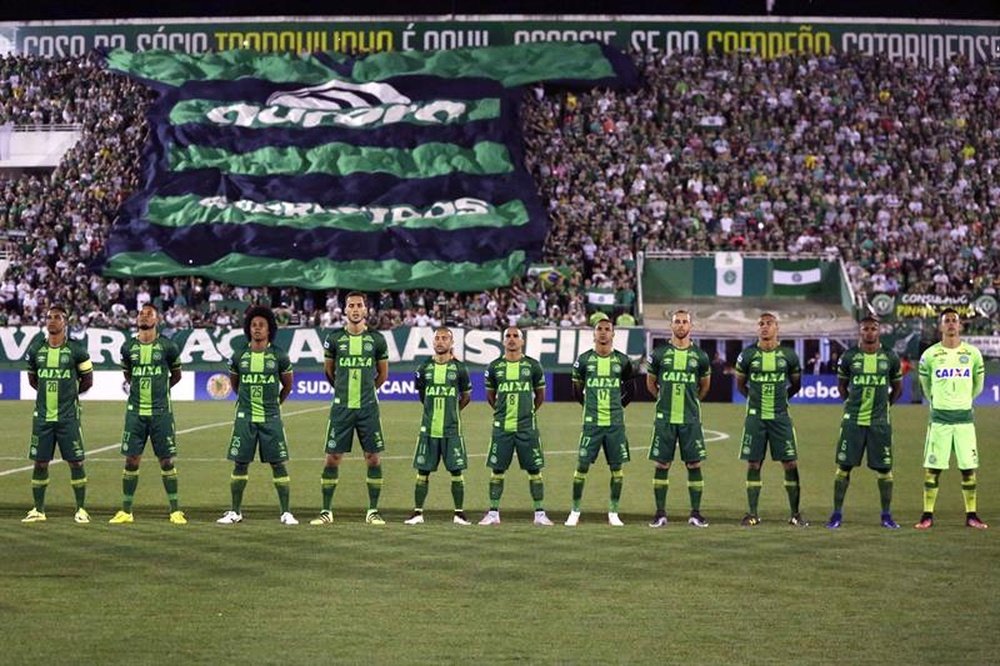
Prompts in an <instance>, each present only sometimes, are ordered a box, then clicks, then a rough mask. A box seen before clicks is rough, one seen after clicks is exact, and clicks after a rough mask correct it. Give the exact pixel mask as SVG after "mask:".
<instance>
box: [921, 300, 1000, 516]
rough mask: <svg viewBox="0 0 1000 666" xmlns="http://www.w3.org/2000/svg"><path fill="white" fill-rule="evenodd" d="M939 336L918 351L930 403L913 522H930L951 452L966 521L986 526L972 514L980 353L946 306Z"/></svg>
mask: <svg viewBox="0 0 1000 666" xmlns="http://www.w3.org/2000/svg"><path fill="white" fill-rule="evenodd" d="M938 322H939V323H938V330H939V331H940V332H941V341H940V342H938V343H937V344H934V345H931V346H930V347H928V348H927V350H926V351H924V353H923V354H922V355H921V356H920V365H919V373H920V387H921V388H922V389H923V391H924V395H926V396H927V399H928V401H929V402H930V405H931V413H930V423H928V425H927V438H926V439H925V440H924V468H925V474H924V513H923V515H921V516H920V522H918V523H917V524H916V525H914V527H916V528H917V529H918V530H926V529H930V528H931V527H932V526H933V525H934V502H935V500H937V493H938V480H939V478H940V476H941V471H942V470H945V469H948V465H949V463H950V461H951V454H952V452H954V453H955V462H956V464H957V465H958V469H960V470H961V472H962V497H963V498H964V499H965V524H966V525H967V526H968V527H973V528H975V529H980V530H984V529H986V528H987V527H989V526H988V525H987V524H986V523H984V522H983V521H982V520H980V519H979V516H978V515H977V514H976V469H978V468H979V455H978V453H977V452H976V426H975V424H974V423H973V420H972V419H973V412H972V401H973V400H975V399H976V396H978V395H979V394H980V393H982V392H983V382H984V379H985V376H986V369H985V367H984V366H983V355H982V353H981V352H980V351H979V350H978V349H976V348H975V347H974V346H972V345H970V344H969V343H968V342H964V341H963V340H962V339H961V337H960V335H961V333H962V320H961V318H960V317H959V314H958V312H957V311H955V310H953V309H952V308H948V309H946V310H944V311H943V312H942V313H941V316H940V318H939V320H938Z"/></svg>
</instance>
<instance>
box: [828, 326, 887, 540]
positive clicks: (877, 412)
mask: <svg viewBox="0 0 1000 666" xmlns="http://www.w3.org/2000/svg"><path fill="white" fill-rule="evenodd" d="M858 326H859V328H858V331H859V332H858V344H857V346H854V347H851V348H850V349H848V350H847V351H846V352H845V353H844V355H843V356H841V357H840V364H839V366H838V369H837V384H838V386H839V387H840V399H841V400H843V401H844V418H843V420H842V421H841V422H840V436H839V437H838V438H837V456H836V458H837V473H836V476H835V477H834V479H833V513H832V514H831V515H830V520H828V521H827V523H826V526H827V527H828V528H830V529H832V530H835V529H837V528H838V527H840V526H841V524H842V522H843V519H844V514H843V507H844V496H845V495H846V494H847V487H848V485H850V483H851V470H852V469H854V468H855V467H857V466H858V465H860V464H861V457H862V456H864V455H865V454H866V453H867V457H868V467H869V468H870V469H872V470H874V471H875V473H876V474H877V475H878V493H879V497H880V499H881V503H882V527H885V528H887V529H890V530H896V529H899V525H898V524H896V521H894V520H893V519H892V508H891V507H892V423H891V421H890V418H889V405H891V404H892V403H894V402H896V400H898V399H899V392H900V391H901V390H902V386H903V373H902V370H901V367H900V362H899V357H898V356H897V355H896V354H895V352H893V351H892V350H890V349H885V348H884V347H883V346H882V345H881V343H880V342H879V337H878V333H879V331H878V320H876V319H875V318H874V317H865V318H864V319H862V320H861V323H860V324H859V325H858Z"/></svg>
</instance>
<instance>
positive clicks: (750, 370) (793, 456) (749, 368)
mask: <svg viewBox="0 0 1000 666" xmlns="http://www.w3.org/2000/svg"><path fill="white" fill-rule="evenodd" d="M801 387H802V369H801V367H800V364H799V357H798V356H797V355H796V354H795V352H794V351H793V350H791V349H789V348H788V347H782V346H781V345H780V343H779V342H778V318H777V317H775V316H774V315H773V314H771V313H770V312H765V313H763V314H762V315H761V316H760V318H759V319H758V320H757V342H756V343H755V344H753V345H751V346H750V347H747V348H746V349H744V350H743V351H742V352H740V355H739V357H738V358H737V359H736V388H737V390H739V392H740V393H742V394H743V395H745V396H746V397H747V413H746V416H745V417H744V420H743V439H742V441H741V444H740V459H741V460H746V461H747V503H748V504H749V511H748V512H747V514H746V515H745V516H743V519H742V520H741V521H740V524H741V525H743V526H744V527H753V526H755V525H759V524H760V516H759V515H758V514H757V502H758V500H759V499H760V489H761V485H762V484H761V482H760V468H761V466H762V465H763V464H764V454H765V453H766V452H767V450H768V448H770V450H771V459H772V460H780V461H781V466H782V467H783V468H784V469H785V491H786V492H787V493H788V506H789V508H790V509H791V517H790V518H789V519H788V524H789V525H793V526H795V527H808V526H809V522H808V521H807V520H806V519H805V518H803V517H802V514H801V513H799V493H800V488H799V469H798V463H797V462H796V461H797V459H798V451H797V449H796V443H795V428H794V427H793V426H792V418H791V416H789V414H788V400H789V399H790V398H791V397H792V396H794V395H795V394H796V393H798V392H799V389H800V388H801Z"/></svg>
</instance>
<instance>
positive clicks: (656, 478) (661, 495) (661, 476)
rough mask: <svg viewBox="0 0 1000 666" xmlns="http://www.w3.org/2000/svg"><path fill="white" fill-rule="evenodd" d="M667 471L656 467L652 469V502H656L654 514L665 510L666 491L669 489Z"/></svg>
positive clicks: (668, 472)
mask: <svg viewBox="0 0 1000 666" xmlns="http://www.w3.org/2000/svg"><path fill="white" fill-rule="evenodd" d="M669 474H670V470H669V469H663V468H662V467H656V468H654V469H653V500H654V501H655V502H656V512H657V513H661V512H664V511H666V510H667V490H669V489H670V479H668V478H667V476H668V475H669Z"/></svg>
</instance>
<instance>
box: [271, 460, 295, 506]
mask: <svg viewBox="0 0 1000 666" xmlns="http://www.w3.org/2000/svg"><path fill="white" fill-rule="evenodd" d="M271 473H272V474H273V475H274V489H275V490H276V491H277V492H278V503H279V504H280V505H281V513H285V512H286V511H288V504H289V502H288V500H289V496H290V495H291V490H290V489H289V487H288V486H289V483H288V482H289V479H288V469H287V468H286V467H285V465H284V464H283V463H278V464H277V465H271Z"/></svg>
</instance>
